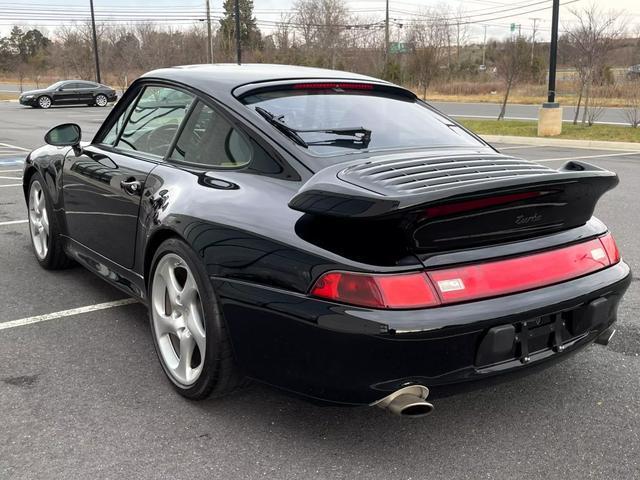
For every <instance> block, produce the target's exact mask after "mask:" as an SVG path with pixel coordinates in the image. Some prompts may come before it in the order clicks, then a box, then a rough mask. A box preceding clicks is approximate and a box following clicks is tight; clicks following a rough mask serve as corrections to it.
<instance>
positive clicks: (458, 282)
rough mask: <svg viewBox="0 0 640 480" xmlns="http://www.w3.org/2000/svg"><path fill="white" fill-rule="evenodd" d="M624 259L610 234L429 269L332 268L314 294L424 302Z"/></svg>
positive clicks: (362, 302) (351, 300) (557, 277)
mask: <svg viewBox="0 0 640 480" xmlns="http://www.w3.org/2000/svg"><path fill="white" fill-rule="evenodd" d="M619 261H620V253H619V251H618V247H617V246H616V243H615V241H614V239H613V237H612V236H611V235H610V234H607V235H605V236H603V237H601V238H598V239H595V240H589V241H587V242H583V243H579V244H576V245H570V246H568V247H563V248H559V249H556V250H550V251H546V252H540V253H535V254H532V255H526V256H521V257H515V258H508V259H505V260H497V261H493V262H485V263H479V264H476V265H464V266H460V267H453V268H446V269H442V270H433V271H430V272H426V273H422V272H420V273H410V274H399V275H369V274H360V273H348V272H329V273H326V274H324V275H322V276H321V277H320V278H319V279H318V280H317V281H316V283H315V285H314V286H313V288H312V289H311V295H314V296H316V297H321V298H326V299H329V300H333V301H336V302H341V303H348V304H351V305H359V306H363V307H372V308H386V309H402V308H424V307H434V306H437V305H446V304H451V303H458V302H465V301H470V300H478V299H481V298H488V297H495V296H500V295H506V294H510V293H515V292H522V291H525V290H531V289H534V288H540V287H543V286H548V285H553V284H555V283H560V282H564V281H567V280H570V279H572V278H577V277H580V276H583V275H587V274H589V273H593V272H596V271H598V270H602V269H603V268H606V267H608V266H610V265H613V264H615V263H618V262H619Z"/></svg>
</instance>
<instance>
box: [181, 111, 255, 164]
mask: <svg viewBox="0 0 640 480" xmlns="http://www.w3.org/2000/svg"><path fill="white" fill-rule="evenodd" d="M253 152H254V149H253V147H252V145H251V143H250V142H249V139H248V138H247V137H245V136H244V134H243V133H241V132H239V131H238V130H236V129H235V128H233V126H232V125H231V123H229V122H228V121H227V120H226V119H225V118H224V117H222V115H220V114H219V113H218V112H216V111H215V110H213V109H212V108H210V107H209V106H207V105H205V104H204V103H202V102H200V103H198V104H197V105H196V107H195V108H194V110H193V113H192V114H191V116H190V117H189V119H188V120H187V123H186V124H185V127H184V129H183V130H182V133H181V134H180V137H179V138H178V141H177V142H176V146H175V148H174V149H173V151H172V152H171V156H170V158H171V159H172V160H176V161H179V162H186V163H194V164H200V165H207V166H213V167H242V166H245V165H247V164H249V163H250V162H251V159H252V157H253Z"/></svg>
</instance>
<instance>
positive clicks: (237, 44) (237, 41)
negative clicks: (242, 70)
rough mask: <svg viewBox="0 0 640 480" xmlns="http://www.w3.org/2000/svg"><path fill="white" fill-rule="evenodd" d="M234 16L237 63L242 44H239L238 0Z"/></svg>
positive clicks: (240, 58) (240, 59) (240, 54)
mask: <svg viewBox="0 0 640 480" xmlns="http://www.w3.org/2000/svg"><path fill="white" fill-rule="evenodd" d="M234 16H235V17H236V19H235V20H236V57H237V60H238V65H240V64H241V63H242V45H241V44H240V0H236V4H235V15H234Z"/></svg>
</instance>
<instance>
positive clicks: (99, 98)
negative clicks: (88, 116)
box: [93, 93, 109, 107]
mask: <svg viewBox="0 0 640 480" xmlns="http://www.w3.org/2000/svg"><path fill="white" fill-rule="evenodd" d="M93 103H94V105H96V106H97V107H106V106H107V104H108V103H109V99H108V98H107V96H106V95H103V94H102V93H99V94H98V95H96V98H95V99H94V101H93Z"/></svg>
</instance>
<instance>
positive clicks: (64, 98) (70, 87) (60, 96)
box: [52, 82, 78, 105]
mask: <svg viewBox="0 0 640 480" xmlns="http://www.w3.org/2000/svg"><path fill="white" fill-rule="evenodd" d="M75 85H76V84H75V83H74V82H67V83H65V84H63V85H62V86H60V87H58V88H57V89H56V90H55V91H54V92H53V95H52V97H53V103H56V104H58V105H65V104H66V105H68V104H70V103H74V102H76V101H77V96H78V93H77V89H76V87H75Z"/></svg>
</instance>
